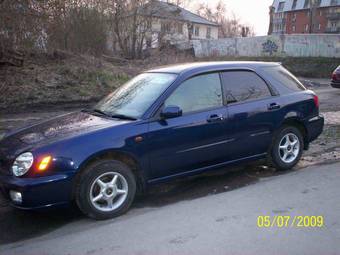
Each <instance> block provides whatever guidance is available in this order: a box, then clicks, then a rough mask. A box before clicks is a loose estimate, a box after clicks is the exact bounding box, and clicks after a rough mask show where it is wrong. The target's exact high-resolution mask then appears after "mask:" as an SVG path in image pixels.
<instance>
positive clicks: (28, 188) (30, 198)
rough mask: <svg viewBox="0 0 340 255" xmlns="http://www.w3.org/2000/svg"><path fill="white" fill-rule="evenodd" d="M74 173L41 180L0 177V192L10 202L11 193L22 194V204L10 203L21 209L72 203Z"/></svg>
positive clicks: (40, 178)
mask: <svg viewBox="0 0 340 255" xmlns="http://www.w3.org/2000/svg"><path fill="white" fill-rule="evenodd" d="M73 176H74V174H73V173H70V174H64V173H63V174H58V175H53V176H46V177H39V178H17V177H14V176H0V190H1V193H2V194H3V196H4V197H5V199H7V200H9V201H10V196H9V193H10V191H11V190H12V191H17V192H20V193H21V194H22V202H21V203H16V202H13V201H10V203H11V205H12V206H14V207H17V208H20V209H40V208H45V207H51V206H56V205H61V204H66V203H69V202H70V201H71V193H72V180H73Z"/></svg>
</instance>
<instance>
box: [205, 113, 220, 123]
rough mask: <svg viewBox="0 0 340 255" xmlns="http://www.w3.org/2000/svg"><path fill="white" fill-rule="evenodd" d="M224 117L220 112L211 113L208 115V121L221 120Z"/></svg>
mask: <svg viewBox="0 0 340 255" xmlns="http://www.w3.org/2000/svg"><path fill="white" fill-rule="evenodd" d="M223 120H224V117H223V115H222V114H212V115H210V116H209V117H208V119H207V121H208V122H217V121H223Z"/></svg>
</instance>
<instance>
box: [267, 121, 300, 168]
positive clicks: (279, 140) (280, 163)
mask: <svg viewBox="0 0 340 255" xmlns="http://www.w3.org/2000/svg"><path fill="white" fill-rule="evenodd" d="M287 138H289V142H287ZM295 141H297V145H294V142H295ZM303 145H304V141H303V136H302V133H301V131H300V130H299V129H298V128H296V127H294V126H283V127H281V128H280V129H279V130H278V131H277V133H276V136H275V137H274V141H273V144H272V146H271V148H270V153H269V162H270V164H271V165H272V166H273V167H275V168H276V169H277V170H279V171H287V170H290V169H292V168H293V167H294V166H295V165H296V164H297V163H298V162H299V160H300V159H301V156H302V152H303ZM280 146H281V147H280ZM285 146H287V147H286V149H285V148H284V147H285ZM285 156H286V157H285Z"/></svg>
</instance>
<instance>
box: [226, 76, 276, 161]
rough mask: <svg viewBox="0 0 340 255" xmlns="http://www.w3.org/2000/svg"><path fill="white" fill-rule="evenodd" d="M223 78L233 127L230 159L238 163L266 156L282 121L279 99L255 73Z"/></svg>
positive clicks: (231, 130)
mask: <svg viewBox="0 0 340 255" xmlns="http://www.w3.org/2000/svg"><path fill="white" fill-rule="evenodd" d="M221 77H222V82H223V89H224V95H225V101H226V103H227V108H228V114H229V123H230V125H231V127H232V128H231V129H230V134H229V135H230V138H232V139H233V141H232V143H231V144H230V148H231V150H230V155H229V157H230V158H232V159H233V160H235V159H241V158H247V157H252V156H256V155H260V154H263V153H266V152H267V150H268V147H269V145H270V144H271V139H272V135H273V130H274V126H275V123H277V122H278V121H279V114H278V113H277V111H280V108H281V106H280V102H279V97H277V96H274V95H273V92H272V91H271V88H270V87H269V86H268V85H267V83H266V82H265V81H264V80H263V79H262V78H261V77H259V76H258V75H257V74H256V73H255V72H253V71H248V70H237V71H226V72H223V73H222V74H221Z"/></svg>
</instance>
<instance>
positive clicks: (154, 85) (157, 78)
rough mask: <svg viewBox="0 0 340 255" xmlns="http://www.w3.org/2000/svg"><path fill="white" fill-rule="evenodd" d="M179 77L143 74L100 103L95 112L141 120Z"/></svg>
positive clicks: (163, 74) (165, 74) (162, 74)
mask: <svg viewBox="0 0 340 255" xmlns="http://www.w3.org/2000/svg"><path fill="white" fill-rule="evenodd" d="M176 77H177V75H175V74H168V73H143V74H140V75H138V76H136V77H135V78H133V79H132V80H130V81H129V82H127V83H126V84H124V85H123V86H121V87H120V88H118V89H117V90H116V91H114V92H113V93H111V94H110V95H109V96H107V97H106V98H104V99H103V100H102V101H100V102H99V103H98V104H97V105H96V106H95V108H94V110H95V111H97V112H100V113H103V114H105V115H109V116H111V117H117V118H131V119H138V118H140V117H141V116H142V115H143V114H144V113H145V112H146V110H147V109H148V108H149V107H150V106H151V105H152V104H153V102H154V101H155V100H156V99H157V98H158V97H159V96H160V95H161V94H162V93H163V92H164V91H165V90H166V89H167V88H168V87H169V85H170V84H171V83H172V82H173V81H174V80H175V79H176Z"/></svg>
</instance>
